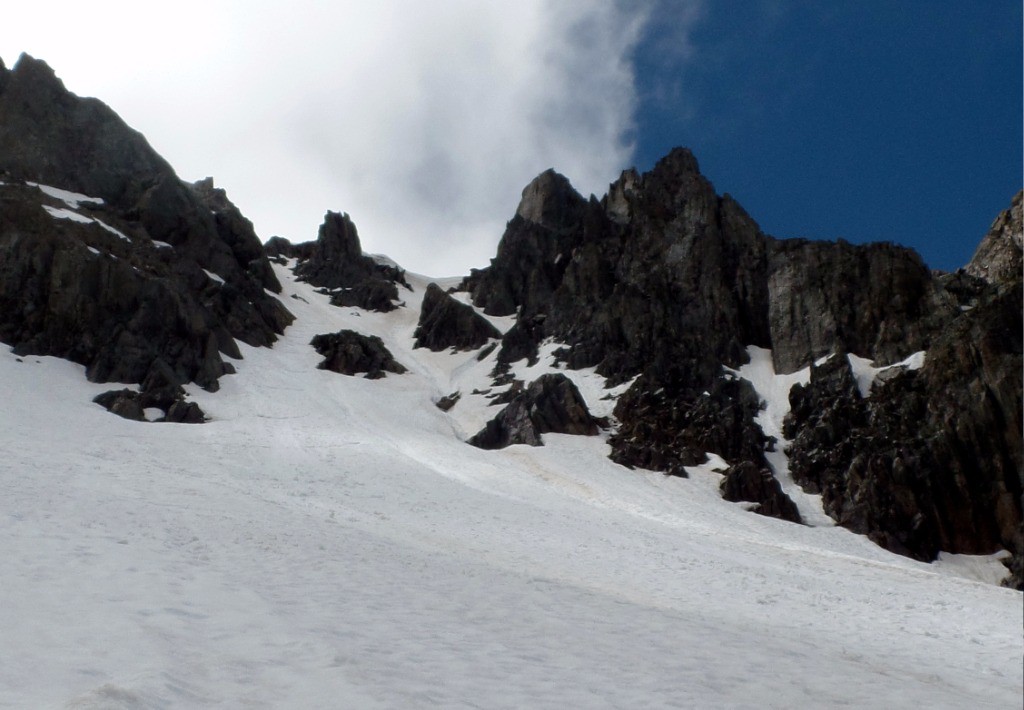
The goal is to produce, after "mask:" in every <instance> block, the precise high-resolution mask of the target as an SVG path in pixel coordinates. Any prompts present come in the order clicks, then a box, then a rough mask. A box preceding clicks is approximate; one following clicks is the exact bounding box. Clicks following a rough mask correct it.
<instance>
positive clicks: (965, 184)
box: [635, 0, 1022, 270]
mask: <svg viewBox="0 0 1024 710" xmlns="http://www.w3.org/2000/svg"><path fill="white" fill-rule="evenodd" d="M693 14H694V13H693V8H692V6H691V5H690V4H689V3H686V4H684V3H679V2H675V3H673V2H666V3H663V5H662V7H661V8H660V11H659V15H660V16H656V19H654V20H653V21H652V23H651V24H650V25H649V26H648V28H647V33H646V36H645V38H644V39H643V40H642V41H641V42H640V43H639V44H638V46H637V53H636V59H635V61H636V76H637V80H638V96H639V108H638V111H637V114H636V117H637V129H636V134H635V138H636V141H637V151H636V156H635V158H636V161H637V164H638V166H639V167H641V168H642V169H646V168H649V167H650V166H652V165H653V164H654V162H655V161H656V160H657V159H658V157H660V156H661V155H663V154H664V153H665V152H666V151H667V150H668V149H669V148H670V147H672V146H673V145H677V144H681V145H686V146H688V147H690V148H692V149H693V151H694V153H695V154H696V156H697V158H698V161H699V162H700V165H701V169H702V171H703V172H704V173H705V174H706V175H707V176H708V177H709V178H710V179H711V180H712V182H714V184H715V187H716V188H717V189H718V191H719V192H728V193H730V194H731V195H733V196H734V197H735V198H736V199H737V200H738V201H739V202H740V204H742V205H743V206H744V207H745V208H746V209H747V211H748V212H749V213H750V214H751V216H753V217H754V219H756V220H757V221H758V223H759V224H760V225H761V228H762V229H763V230H765V231H766V232H768V233H769V234H772V235H774V236H778V237H812V238H837V237H842V238H845V239H847V240H849V241H851V242H855V243H860V242H865V241H876V240H886V241H895V242H897V243H900V244H904V245H907V246H910V247H913V248H914V249H916V250H917V251H918V252H919V253H920V254H921V255H922V256H923V257H924V259H925V262H926V263H927V264H928V265H929V266H931V267H932V268H941V269H944V270H952V269H955V268H957V267H958V266H962V265H964V264H965V263H966V262H967V261H968V260H969V259H970V257H971V255H972V254H973V251H974V248H975V247H976V246H977V243H978V241H979V240H980V239H981V237H982V236H983V235H984V234H985V232H986V231H987V229H988V227H989V225H990V224H991V222H992V220H993V219H994V218H995V217H996V215H997V214H998V213H999V211H1000V210H1003V209H1005V208H1006V207H1007V206H1008V205H1009V202H1010V199H1011V198H1012V197H1013V195H1014V194H1015V193H1016V192H1017V190H1019V189H1020V188H1021V183H1022V178H1021V173H1022V167H1021V155H1022V137H1021V124H1022V107H1021V95H1022V92H1021V84H1022V79H1021V56H1022V49H1021V3H1020V2H1019V1H1018V0H984V1H983V2H953V1H952V0H950V1H946V0H938V1H936V0H902V1H900V2H894V1H885V0H866V1H858V2H854V1H852V0H850V1H839V2H816V1H801V0H791V1H788V2H787V1H779V2H758V1H757V0H716V1H713V2H710V1H709V2H705V3H703V4H702V5H701V9H700V11H699V12H698V13H697V17H696V21H694V20H693ZM677 22H686V23H688V24H689V25H690V26H691V29H690V32H689V34H688V44H687V45H685V46H680V45H679V42H678V39H679V35H678V33H677V32H676V31H675V29H674V27H673V25H674V24H675V23H677Z"/></svg>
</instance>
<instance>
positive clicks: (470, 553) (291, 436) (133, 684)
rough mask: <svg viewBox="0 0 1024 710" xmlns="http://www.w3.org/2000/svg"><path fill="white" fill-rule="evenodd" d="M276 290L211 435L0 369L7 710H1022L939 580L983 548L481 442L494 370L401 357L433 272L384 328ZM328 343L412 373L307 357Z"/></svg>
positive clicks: (598, 447) (588, 389)
mask: <svg viewBox="0 0 1024 710" xmlns="http://www.w3.org/2000/svg"><path fill="white" fill-rule="evenodd" d="M278 275H279V277H280V278H281V280H282V283H283V284H284V285H285V293H284V295H283V297H282V301H283V302H284V303H285V305H286V306H287V307H288V308H289V309H290V310H292V312H293V313H294V314H295V315H296V316H297V321H296V323H295V324H294V325H293V326H292V327H290V328H289V329H288V331H287V333H286V334H285V337H284V338H282V340H281V341H280V342H279V343H278V344H277V345H276V346H275V347H274V348H273V349H253V348H247V347H245V346H242V350H243V354H244V359H243V360H240V361H236V362H235V363H234V364H235V366H236V367H237V369H238V374H237V375H233V376H230V377H225V378H223V379H222V380H221V385H222V386H221V391H220V392H218V393H216V394H210V393H206V392H204V391H202V390H200V389H198V388H195V387H190V388H189V391H190V394H191V395H192V398H193V399H194V400H195V401H197V402H199V404H200V406H202V407H203V409H204V410H205V411H206V412H207V414H208V415H209V416H210V417H211V419H212V420H211V421H210V422H209V423H207V424H204V425H191V426H190V425H175V424H147V423H139V422H130V421H126V420H123V419H119V418H118V417H115V416H113V415H111V414H109V413H107V412H105V411H104V410H103V409H102V408H100V407H99V406H98V405H94V404H92V403H91V402H90V400H91V398H92V397H93V396H95V394H98V393H99V392H102V391H105V390H107V389H110V388H111V387H112V385H97V384H93V383H89V382H87V381H86V380H85V378H84V375H83V372H82V368H80V367H78V366H75V365H72V364H69V363H67V362H64V361H60V360H55V359H52V358H32V357H29V358H21V359H20V361H19V359H18V358H15V357H14V356H13V355H12V354H10V353H8V352H3V353H0V388H2V392H3V400H4V402H5V406H4V407H3V408H2V409H0V437H2V439H0V441H2V444H0V451H3V452H4V456H3V458H0V487H2V488H0V490H3V491H4V494H3V495H2V496H0V540H2V541H3V549H4V551H5V574H4V576H3V577H2V578H0V628H3V629H4V634H3V636H2V637H0V638H2V640H0V707H40V708H46V707H53V708H59V707H74V708H202V707H218V708H282V707H295V708H300V707H359V708H374V707H381V708H399V707H401V708H409V707H412V708H419V707H443V708H521V707H530V708H565V707H581V708H636V707H646V708H672V707H678V708H691V707H716V708H723V707H726V708H727V707H736V708H739V707H749V708H755V707H756V708H763V707H779V708H783V707H821V708H831V707H842V706H848V707H907V706H911V705H918V704H926V705H927V706H929V707H935V708H943V707H949V708H954V707H964V706H971V707H976V708H985V707H992V708H997V707H1015V706H1016V705H1018V704H1019V701H1020V688H1021V684H1022V681H1024V679H1022V673H1021V667H1020V658H1021V653H1022V640H1021V633H1020V629H1021V626H1022V622H1024V620H1022V610H1021V597H1020V594H1019V593H1016V592H1012V591H1009V590H1005V589H1001V588H998V587H995V586H992V585H990V584H982V583H979V582H976V581H971V580H967V579H963V578H961V577H959V576H956V574H954V573H952V572H961V573H964V572H972V569H971V568H974V570H973V572H972V573H974V572H976V573H986V572H987V573H990V571H991V569H992V565H991V561H988V562H986V561H985V560H970V561H959V562H958V561H955V560H954V561H952V562H949V563H944V564H945V565H946V566H942V565H939V566H935V565H932V566H929V565H924V564H921V563H918V562H915V561H913V560H909V559H905V558H901V557H897V556H894V555H891V554H889V553H887V552H885V551H884V550H881V549H880V548H878V547H877V546H875V545H873V544H872V543H870V542H869V541H867V540H866V539H865V538H862V537H859V536H856V535H853V534H851V533H849V532H847V531H845V530H843V529H840V528H836V527H807V526H798V525H791V524H788V523H784V522H780V521H777V520H774V519H769V518H764V517H762V516H758V515H753V514H750V513H748V512H746V511H745V510H744V509H743V506H741V505H737V504H732V503H727V502H725V501H722V500H721V498H720V497H719V495H718V490H717V486H718V480H719V476H718V474H716V473H714V472H713V470H712V469H713V468H714V467H715V462H712V463H710V464H707V465H705V466H703V467H696V468H694V469H692V470H691V477H690V478H689V479H677V478H668V477H665V476H662V475H661V474H656V473H651V472H643V471H629V470H626V469H624V468H622V467H619V466H616V465H614V464H612V463H611V462H610V461H609V460H608V459H607V444H606V443H605V442H604V440H603V439H602V438H601V437H591V438H584V437H569V436H551V435H549V436H546V437H545V441H546V444H547V445H546V446H545V447H543V448H531V447H523V446H515V447H510V448H508V449H505V450H502V451H496V452H487V451H480V450H477V449H475V448H473V447H470V446H468V445H466V444H464V443H463V442H462V441H461V439H464V438H465V437H467V436H469V435H471V434H473V433H475V431H476V430H477V429H478V428H479V427H478V426H477V423H478V422H479V423H480V426H482V423H483V422H484V421H486V420H487V419H488V418H490V417H491V416H493V415H494V414H495V413H496V412H497V410H498V408H497V407H491V406H488V402H489V400H487V399H486V398H485V397H482V396H479V395H475V396H474V395H470V391H471V389H472V388H473V387H478V388H486V387H487V386H488V381H487V377H486V373H487V371H489V369H490V368H491V367H492V366H493V362H487V361H485V362H483V363H480V362H477V361H476V360H475V357H476V354H475V353H455V354H451V353H432V352H430V351H427V350H413V349H411V344H412V332H413V331H414V330H415V326H416V321H417V319H418V307H419V302H420V300H421V298H422V293H423V290H424V288H425V286H426V283H427V280H426V279H423V278H420V277H415V276H413V277H410V283H411V284H412V286H413V288H414V292H413V293H409V292H404V293H402V294H401V296H400V297H401V298H402V299H404V300H405V301H406V303H407V304H408V307H407V308H403V309H399V310H398V311H396V312H393V313H390V314H376V313H367V312H363V311H358V310H357V309H345V308H335V307H332V306H330V305H329V304H327V302H326V298H325V297H324V296H322V295H319V294H317V293H315V291H314V289H312V288H310V287H309V286H307V285H305V284H300V283H295V282H294V280H293V279H292V277H291V274H290V273H289V272H287V271H285V270H279V272H278ZM292 294H295V295H297V296H299V297H300V298H299V299H296V298H291V295H292ZM300 299H301V300H300ZM504 325H505V327H507V325H508V323H506V324H504ZM499 327H502V326H501V325H499ZM341 328H352V329H355V330H359V331H360V332H364V333H368V334H375V335H378V336H380V337H381V338H382V339H383V340H384V342H385V344H386V345H387V346H388V348H389V349H390V350H391V351H392V353H393V354H394V355H395V357H396V359H397V360H398V361H399V362H401V363H402V364H403V365H405V366H406V367H408V368H409V369H410V372H409V373H408V374H405V375H390V374H389V375H388V376H387V377H386V378H385V379H383V380H377V381H369V380H365V379H362V378H350V377H345V376H342V375H338V374H335V373H331V372H325V371H321V370H317V369H316V364H317V363H318V362H319V360H320V357H319V356H318V355H317V354H316V353H315V352H314V351H313V349H312V348H311V347H310V346H309V341H310V339H311V338H312V337H313V335H315V334H317V333H326V332H333V331H337V330H339V329H341ZM502 329H504V328H502ZM492 358H493V356H492ZM545 362H547V359H546V358H545V357H542V358H541V363H540V365H538V367H537V368H535V369H534V370H532V371H531V372H526V371H525V369H520V366H523V367H524V368H525V363H519V364H518V365H517V369H516V372H517V373H520V372H521V373H522V374H524V375H526V376H528V377H530V378H531V379H532V377H533V376H535V375H533V374H532V372H537V374H540V370H541V369H542V368H543V366H544V363H545ZM769 362H770V360H769ZM566 374H567V375H569V376H571V377H573V379H574V380H575V381H577V382H578V383H579V382H582V383H583V386H581V392H582V393H583V395H584V397H585V398H586V399H587V401H588V404H589V405H591V406H592V407H593V408H594V409H595V410H597V411H598V412H599V411H601V410H600V409H599V407H600V406H607V402H606V403H604V404H603V405H602V404H600V403H599V402H595V401H594V400H593V398H594V397H595V396H597V395H601V392H602V390H601V389H600V387H599V386H597V384H598V383H596V380H594V379H593V378H594V377H596V376H591V375H590V374H589V373H571V372H566ZM741 376H744V374H743V371H741ZM751 376H752V375H751ZM758 387H760V385H758V384H755V388H758ZM454 390H460V391H462V392H463V397H462V399H461V400H460V401H459V402H458V404H456V405H455V407H454V409H453V410H452V411H451V412H449V413H444V412H441V411H440V410H439V409H437V408H436V407H434V406H433V404H432V402H433V401H436V399H437V398H438V397H440V396H442V395H445V394H449V393H450V392H452V391H454ZM758 391H759V393H761V392H762V390H761V389H758ZM601 396H603V395H601ZM762 396H764V395H763V394H762ZM766 400H767V398H766ZM771 417H772V418H773V419H774V418H776V417H777V412H773V414H771ZM765 425H766V424H762V426H765ZM766 433H768V432H767V431H766ZM950 567H952V568H953V570H952V572H951V570H950V569H949V568H950Z"/></svg>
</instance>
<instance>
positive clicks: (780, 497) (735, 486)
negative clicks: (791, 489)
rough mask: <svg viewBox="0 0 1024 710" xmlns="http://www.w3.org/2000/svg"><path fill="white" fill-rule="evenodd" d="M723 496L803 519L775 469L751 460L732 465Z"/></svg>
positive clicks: (772, 513)
mask: <svg viewBox="0 0 1024 710" xmlns="http://www.w3.org/2000/svg"><path fill="white" fill-rule="evenodd" d="M721 489H722V497H723V498H724V499H725V500H729V501H733V502H741V501H745V502H748V503H756V504H757V505H756V506H754V507H753V508H751V510H752V511H753V512H755V513H758V514H760V515H765V516H768V517H770V518H779V519H780V520H787V521H789V522H791V523H799V522H803V521H802V520H801V518H800V511H799V510H797V507H796V504H795V503H794V502H793V501H792V499H791V498H790V497H789V496H787V495H786V494H785V493H784V492H783V490H782V486H781V485H780V484H779V482H778V481H777V480H776V478H775V476H773V475H772V472H771V471H769V470H768V469H767V468H759V467H758V466H757V465H756V464H754V463H753V462H751V461H744V462H743V463H740V464H736V465H735V466H730V467H729V469H728V470H727V471H726V472H725V476H724V477H723V478H722V483H721Z"/></svg>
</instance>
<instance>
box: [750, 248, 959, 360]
mask: <svg viewBox="0 0 1024 710" xmlns="http://www.w3.org/2000/svg"><path fill="white" fill-rule="evenodd" d="M933 292H934V287H933V284H932V276H931V273H930V272H929V271H928V269H927V267H925V265H924V263H923V262H922V261H921V258H920V257H919V256H918V255H917V254H915V253H914V252H913V251H911V250H909V249H905V248H903V247H897V246H894V245H892V244H868V245H864V246H857V247H855V246H853V245H851V244H847V243H845V242H838V243H828V242H808V241H803V240H786V241H776V242H773V244H772V249H771V255H770V257H769V273H768V293H769V307H768V321H769V327H770V332H771V343H772V357H773V359H774V361H775V370H776V372H784V373H785V372H794V371H796V370H799V369H801V368H803V367H806V366H807V365H810V364H811V363H812V362H813V361H814V360H816V359H817V358H819V357H822V356H824V355H829V354H831V353H834V352H836V351H837V350H838V349H840V347H841V349H842V350H843V351H845V352H853V353H857V354H860V355H862V356H864V355H863V354H864V353H870V357H871V359H873V360H875V361H876V362H879V363H881V364H888V363H890V362H896V361H899V360H901V359H903V358H904V357H906V356H907V355H908V354H910V353H912V352H916V351H918V350H924V349H925V348H926V347H927V346H928V343H929V338H930V337H931V335H932V333H933V331H934V328H933V327H932V325H933V324H932V310H933V309H934V308H935V305H934V303H933V300H934V299H933ZM948 315H949V316H951V315H952V313H949V314H948Z"/></svg>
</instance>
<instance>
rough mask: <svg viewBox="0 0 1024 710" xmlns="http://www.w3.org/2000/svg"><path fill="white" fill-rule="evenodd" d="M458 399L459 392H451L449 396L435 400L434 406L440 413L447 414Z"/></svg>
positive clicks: (459, 397)
mask: <svg viewBox="0 0 1024 710" xmlns="http://www.w3.org/2000/svg"><path fill="white" fill-rule="evenodd" d="M460 399H462V393H461V392H452V393H451V394H447V395H445V396H444V397H441V399H439V400H437V402H436V403H435V404H436V405H437V408H438V409H440V410H441V411H442V412H447V411H450V410H451V408H452V407H454V406H455V405H456V404H457V403H458V401H459V400H460Z"/></svg>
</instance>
